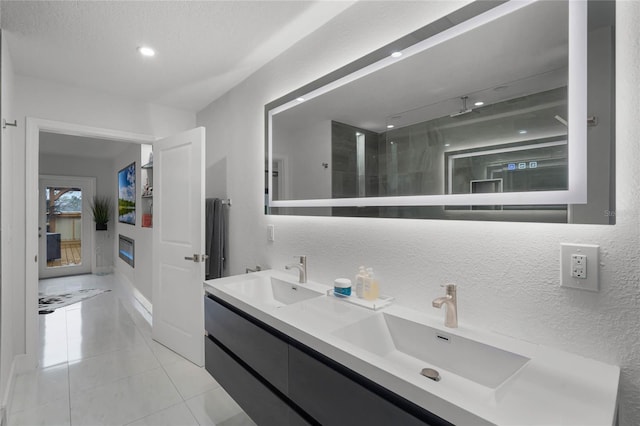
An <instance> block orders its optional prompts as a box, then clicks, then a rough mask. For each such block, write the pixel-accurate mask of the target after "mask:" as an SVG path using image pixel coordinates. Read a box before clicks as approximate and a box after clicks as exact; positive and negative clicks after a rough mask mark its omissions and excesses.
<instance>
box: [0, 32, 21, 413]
mask: <svg viewBox="0 0 640 426" xmlns="http://www.w3.org/2000/svg"><path fill="white" fill-rule="evenodd" d="M1 61H2V71H1V73H2V87H0V92H1V93H2V105H0V111H2V117H0V118H6V119H7V120H8V121H13V119H14V118H15V117H16V116H15V108H14V100H15V94H14V84H15V82H14V74H13V66H12V64H11V57H10V56H9V49H8V47H7V43H6V37H2V58H1ZM0 131H2V139H1V140H2V143H1V144H0V173H1V177H0V181H1V189H0V223H1V224H0V229H1V231H0V232H1V235H2V243H1V246H0V253H1V256H0V269H1V276H0V303H1V306H0V327H1V328H0V398H3V400H2V401H0V404H2V405H4V404H5V403H6V402H7V401H5V400H4V398H5V392H6V391H7V384H8V382H9V379H10V374H11V364H12V363H13V360H14V358H15V356H16V355H17V354H19V353H20V350H19V347H20V346H19V344H16V343H15V341H16V340H18V341H20V339H21V337H20V336H19V335H18V333H17V330H15V327H14V324H15V323H16V322H20V312H21V311H22V312H24V309H22V310H20V309H19V308H18V307H17V306H15V305H16V302H15V301H16V299H18V300H19V297H17V296H16V295H15V293H16V292H19V291H20V290H21V289H20V287H21V283H20V282H19V281H16V279H15V273H16V271H15V270H14V268H13V267H12V265H13V264H14V262H16V261H18V260H19V259H16V258H15V257H14V250H15V248H14V241H15V238H16V237H15V235H16V234H15V231H16V230H15V228H14V226H13V224H14V213H13V212H14V203H13V202H12V200H13V196H14V187H13V185H12V183H11V180H12V179H13V176H14V172H15V169H14V164H13V161H12V159H13V147H14V144H15V143H16V139H17V137H16V135H17V134H18V133H19V130H18V129H16V128H15V127H7V128H6V129H1V130H0ZM17 235H20V234H19V233H18V234H17ZM19 239H20V238H18V240H19ZM23 334H24V333H23Z"/></svg>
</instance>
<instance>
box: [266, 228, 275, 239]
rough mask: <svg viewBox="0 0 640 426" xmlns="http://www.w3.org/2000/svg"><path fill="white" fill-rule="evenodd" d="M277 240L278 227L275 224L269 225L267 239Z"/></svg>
mask: <svg viewBox="0 0 640 426" xmlns="http://www.w3.org/2000/svg"><path fill="white" fill-rule="evenodd" d="M275 240H276V227H275V225H267V241H275Z"/></svg>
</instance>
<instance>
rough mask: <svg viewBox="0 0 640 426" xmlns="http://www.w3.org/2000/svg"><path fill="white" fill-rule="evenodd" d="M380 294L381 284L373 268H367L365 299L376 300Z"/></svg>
mask: <svg viewBox="0 0 640 426" xmlns="http://www.w3.org/2000/svg"><path fill="white" fill-rule="evenodd" d="M379 295H380V285H379V284H378V280H377V279H376V277H375V275H374V273H373V268H367V277H366V278H365V279H364V291H363V296H364V298H365V300H369V301H371V300H376V299H377V298H378V296H379Z"/></svg>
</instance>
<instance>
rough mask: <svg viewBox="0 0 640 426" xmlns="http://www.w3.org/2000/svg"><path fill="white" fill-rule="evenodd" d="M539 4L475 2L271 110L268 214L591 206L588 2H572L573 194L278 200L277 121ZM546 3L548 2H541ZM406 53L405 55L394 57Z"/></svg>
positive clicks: (267, 115) (533, 0) (570, 140)
mask: <svg viewBox="0 0 640 426" xmlns="http://www.w3.org/2000/svg"><path fill="white" fill-rule="evenodd" d="M537 1H538V0H526V1H522V0H517V1H516V0H511V1H475V2H473V3H471V4H469V5H467V6H464V7H462V8H460V9H458V10H456V11H454V12H453V13H451V14H449V15H447V16H445V17H443V18H440V19H438V20H436V21H434V22H432V23H430V24H428V25H426V26H424V27H422V28H420V29H418V30H417V31H414V32H413V33H411V34H409V35H407V36H405V37H403V38H401V39H399V40H396V41H394V42H392V43H390V44H388V45H386V46H384V47H382V48H380V49H378V50H376V51H374V52H372V53H370V54H369V55H366V56H364V57H363V58H360V59H358V60H356V61H354V62H351V63H350V64H348V65H346V66H344V67H342V68H340V69H338V70H336V71H334V72H332V73H330V74H328V75H326V76H324V77H321V78H320V79H318V80H315V81H314V82H312V83H309V84H307V85H306V86H303V87H301V88H300V89H297V90H295V91H293V92H291V93H289V94H287V95H285V96H283V97H281V98H279V99H277V100H275V101H273V102H271V103H269V104H267V105H265V153H266V159H267V167H266V170H265V171H266V172H267V175H266V179H267V182H266V184H267V185H266V188H268V197H266V198H265V207H266V208H265V213H266V214H269V208H270V207H369V206H371V207H373V206H443V205H449V206H467V205H478V206H479V205H497V204H505V205H506V204H509V205H545V204H585V203H586V202H587V34H588V31H587V30H588V23H587V9H588V2H586V1H584V2H583V1H570V0H569V1H568V7H569V22H568V31H569V54H568V70H569V71H568V73H569V75H568V81H569V84H568V99H567V102H568V146H569V152H568V189H567V190H559V191H532V192H501V193H483V194H442V195H415V196H392V197H363V198H327V199H306V200H273V198H272V195H273V191H272V180H273V179H272V176H273V170H272V167H273V161H272V158H273V140H272V135H271V129H272V122H273V116H274V115H275V114H277V113H279V112H282V111H284V110H286V109H289V108H292V107H294V106H295V105H297V104H299V103H300V102H301V100H300V99H301V98H302V99H303V101H308V100H310V99H312V98H314V97H316V96H319V95H321V94H323V93H326V92H328V91H331V90H333V89H336V88H338V87H340V86H343V85H345V84H347V83H349V82H351V81H354V80H356V79H358V78H360V77H363V76H365V75H368V74H370V73H372V72H375V71H376V70H378V69H381V68H384V67H387V66H389V65H392V64H393V63H395V62H398V61H401V60H403V59H406V58H408V57H411V56H412V55H414V54H417V53H420V52H422V51H425V50H427V49H429V48H430V47H432V46H435V45H437V44H440V43H443V42H445V41H447V40H449V39H452V38H454V37H456V36H458V35H460V34H463V33H465V32H468V31H470V30H473V29H475V28H478V27H479V26H482V25H485V24H487V23H490V22H492V21H493V20H495V19H498V18H500V17H503V16H506V15H508V14H509V13H512V12H515V11H516V10H519V9H521V8H524V7H526V6H528V5H530V4H533V3H536V2H537ZM540 1H544V0H540ZM397 51H401V52H402V56H400V57H397V58H396V57H392V56H391V54H392V53H393V52H397Z"/></svg>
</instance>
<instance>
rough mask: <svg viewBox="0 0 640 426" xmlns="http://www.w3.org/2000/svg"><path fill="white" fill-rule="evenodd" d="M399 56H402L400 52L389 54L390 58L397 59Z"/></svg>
mask: <svg viewBox="0 0 640 426" xmlns="http://www.w3.org/2000/svg"><path fill="white" fill-rule="evenodd" d="M400 56H402V52H393V53H392V54H391V57H392V58H399V57H400Z"/></svg>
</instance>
